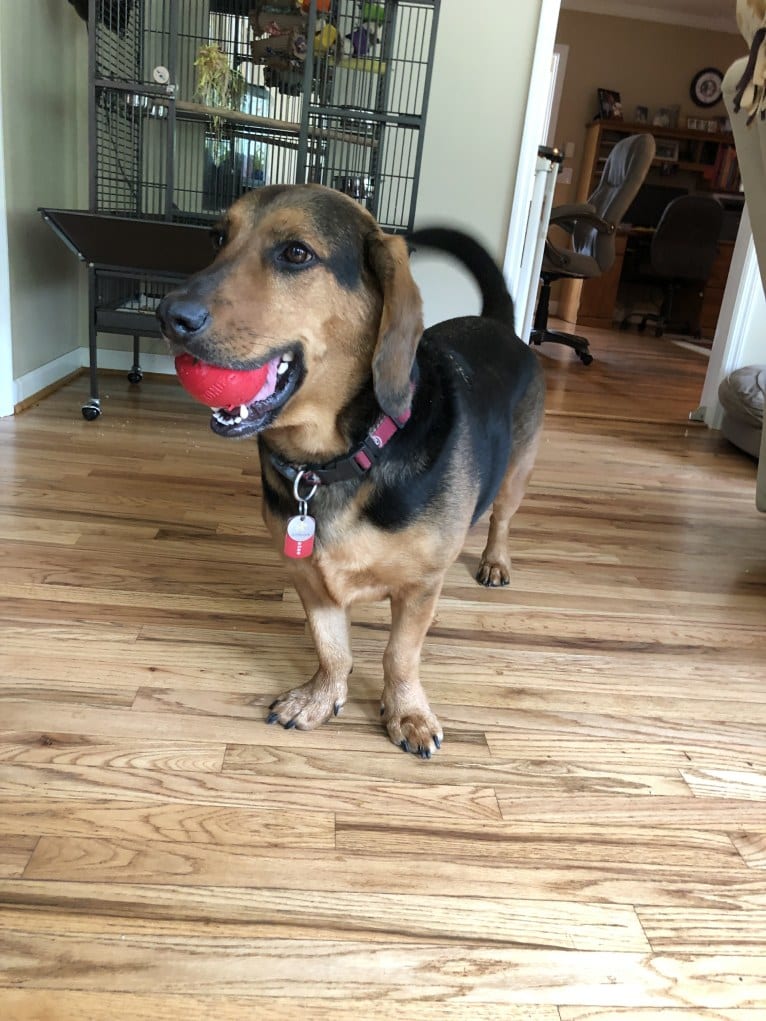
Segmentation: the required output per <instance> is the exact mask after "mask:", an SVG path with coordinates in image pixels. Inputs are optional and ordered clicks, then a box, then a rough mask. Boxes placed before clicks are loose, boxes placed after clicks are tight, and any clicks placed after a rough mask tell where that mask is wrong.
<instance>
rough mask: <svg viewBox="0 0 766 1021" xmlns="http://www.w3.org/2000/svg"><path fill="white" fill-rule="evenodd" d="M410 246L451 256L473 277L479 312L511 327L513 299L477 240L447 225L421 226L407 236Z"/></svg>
mask: <svg viewBox="0 0 766 1021" xmlns="http://www.w3.org/2000/svg"><path fill="white" fill-rule="evenodd" d="M407 241H408V242H409V244H410V246H411V247H412V248H415V249H417V248H418V247H419V246H420V245H423V247H425V248H436V249H438V250H439V251H441V252H447V253H448V254H449V255H453V256H454V257H455V258H456V259H457V260H458V261H459V262H462V264H463V265H464V266H465V267H466V269H467V270H468V271H469V272H470V273H471V274H472V275H473V276H474V278H475V279H476V282H477V284H478V285H479V289H480V290H481V298H482V310H481V314H482V315H483V316H487V317H488V318H489V319H497V320H499V321H500V322H501V323H505V324H506V325H507V326H510V327H511V328H513V324H514V318H513V301H512V299H511V296H510V294H509V293H508V288H507V287H506V286H505V280H504V279H503V274H502V273H501V272H500V268H499V267H498V265H497V263H496V262H495V260H494V259H493V258H492V256H491V255H490V254H489V252H488V251H486V249H484V248H483V247H482V246H481V245H480V244H479V243H478V241H475V240H474V239H473V238H472V237H469V235H468V234H464V233H463V232H462V231H460V230H454V229H452V228H450V227H423V228H421V229H418V230H415V231H413V232H412V233H411V234H409V235H408V236H407Z"/></svg>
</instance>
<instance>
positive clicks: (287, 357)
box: [282, 351, 295, 362]
mask: <svg viewBox="0 0 766 1021" xmlns="http://www.w3.org/2000/svg"><path fill="white" fill-rule="evenodd" d="M293 358H295V353H294V352H293V351H285V353H284V354H283V355H282V361H283V362H291V361H292V360H293Z"/></svg>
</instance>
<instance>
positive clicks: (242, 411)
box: [239, 404, 250, 422]
mask: <svg viewBox="0 0 766 1021" xmlns="http://www.w3.org/2000/svg"><path fill="white" fill-rule="evenodd" d="M249 414H250V409H249V408H248V406H247V405H246V404H240V406H239V417H240V418H241V419H242V421H243V422H244V420H245V419H246V418H247V416H248V415H249Z"/></svg>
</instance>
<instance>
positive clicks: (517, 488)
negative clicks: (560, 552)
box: [476, 441, 538, 588]
mask: <svg viewBox="0 0 766 1021" xmlns="http://www.w3.org/2000/svg"><path fill="white" fill-rule="evenodd" d="M537 446H538V444H537V441H535V442H534V443H533V444H532V445H531V446H530V447H527V449H526V450H525V451H524V453H523V455H522V456H521V457H519V458H518V459H517V460H515V461H513V462H511V466H510V467H509V469H508V471H507V472H506V474H505V478H504V479H503V481H502V482H501V484H500V489H499V490H498V493H497V496H496V497H495V502H494V503H493V504H492V514H491V515H490V519H489V535H488V536H487V545H486V547H485V548H484V552H483V553H482V555H481V561H480V563H479V570H478V572H477V574H476V580H477V581H478V582H479V584H480V585H486V586H487V587H488V588H496V587H498V586H500V585H507V584H508V582H509V581H510V580H511V557H510V554H509V553H508V532H509V529H510V524H511V518H512V517H513V515H514V514H515V513H516V511H517V510H518V508H519V504H520V503H521V501H522V499H523V497H524V492H525V490H526V488H527V482H528V481H529V476H530V475H531V474H532V468H533V466H534V463H535V455H536V453H537Z"/></svg>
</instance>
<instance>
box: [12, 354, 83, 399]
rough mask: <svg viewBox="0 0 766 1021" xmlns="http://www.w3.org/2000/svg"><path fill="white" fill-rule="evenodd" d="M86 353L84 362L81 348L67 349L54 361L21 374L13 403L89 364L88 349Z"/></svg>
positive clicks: (14, 382) (33, 394)
mask: <svg viewBox="0 0 766 1021" xmlns="http://www.w3.org/2000/svg"><path fill="white" fill-rule="evenodd" d="M85 354H86V361H85V362H83V361H82V358H81V354H80V349H79V348H75V349H74V350H73V351H67V353H66V354H65V355H61V356H60V357H59V358H54V359H53V361H52V362H46V363H45V365H41V366H40V368H39V369H32V371H31V372H26V373H24V375H23V376H19V377H18V379H14V381H13V403H14V404H15V405H18V404H21V403H22V402H23V401H26V400H29V398H30V397H34V396H35V394H39V393H40V392H41V391H42V390H45V389H46V388H47V387H49V386H53V385H54V384H55V383H58V382H59V380H61V379H66V377H67V376H71V375H72V373H73V372H77V370H78V369H81V368H82V366H83V365H84V364H87V350H86V352H85Z"/></svg>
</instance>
